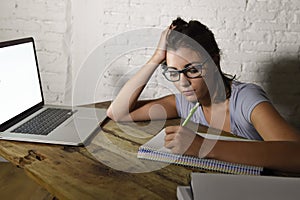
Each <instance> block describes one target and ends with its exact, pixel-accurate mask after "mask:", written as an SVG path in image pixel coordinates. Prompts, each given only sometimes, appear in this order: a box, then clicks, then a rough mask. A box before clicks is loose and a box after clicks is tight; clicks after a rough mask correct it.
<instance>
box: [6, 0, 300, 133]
mask: <svg viewBox="0 0 300 200" xmlns="http://www.w3.org/2000/svg"><path fill="white" fill-rule="evenodd" d="M0 5H1V8H0V39H1V40H4V39H10V38H14V37H19V36H24V35H34V36H35V37H36V38H37V42H38V44H39V45H38V50H39V52H38V56H39V58H40V63H41V66H42V77H43V83H44V89H45V90H46V99H47V101H48V102H59V103H70V97H71V96H72V90H71V89H70V85H71V83H72V81H73V82H74V80H75V77H76V74H77V72H78V71H79V70H80V67H81V66H82V64H83V63H84V61H85V59H86V58H87V57H88V55H89V54H90V53H91V52H92V50H94V49H95V48H96V47H97V46H98V45H101V44H103V42H105V41H107V39H109V38H112V37H116V36H117V35H118V34H122V33H124V32H125V31H130V30H135V29H139V28H145V27H156V28H165V27H166V26H167V25H169V24H170V22H171V20H173V19H175V18H176V17H177V16H181V17H183V18H184V19H186V20H190V19H197V20H200V21H201V22H203V23H204V24H206V25H207V26H208V27H209V28H211V29H212V31H213V32H214V33H215V36H216V38H217V41H218V43H219V45H220V48H221V49H222V67H223V69H224V71H225V72H228V73H233V74H236V75H237V77H238V78H239V80H240V81H247V82H254V83H256V84H259V85H261V86H262V87H263V88H264V89H265V90H266V91H267V93H268V94H269V95H270V97H271V99H272V101H273V102H274V104H275V106H276V107H277V108H278V109H279V111H280V112H281V114H282V115H283V116H284V117H285V118H286V119H288V120H289V121H290V122H292V123H293V124H294V125H298V127H299V126H300V122H299V121H300V103H299V102H300V101H299V99H300V86H299V84H298V83H299V80H300V73H299V72H300V64H299V63H300V61H299V58H300V52H299V46H300V34H299V33H300V1H299V0H228V1H223V0H164V1H153V0H124V1H119V0H98V1H92V0H84V1H78V0H52V1H42V0H28V1H21V0H2V1H1V3H0ZM146 38H148V37H147V34H145V35H144V37H143V36H141V37H140V38H139V40H143V39H146ZM157 39H158V38H157ZM70 42H71V43H70ZM119 45H120V48H121V47H122V46H124V45H126V43H125V44H124V41H123V43H122V44H121V43H120V44H119ZM114 48H118V45H115V46H114V47H111V46H110V47H107V50H109V49H114ZM152 51H153V50H152V49H146V50H145V49H144V50H139V51H135V52H129V53H127V54H126V55H122V56H120V57H118V58H116V59H115V62H113V63H110V64H111V68H110V70H108V71H106V73H105V75H104V76H103V77H101V80H100V82H99V85H98V86H97V91H95V101H101V100H107V99H112V98H114V95H115V94H116V92H117V91H118V90H119V88H120V87H121V85H122V83H123V82H124V81H126V79H128V78H130V72H131V73H132V72H133V71H135V70H136V69H137V68H138V67H140V66H141V65H142V64H143V63H144V62H146V60H147V58H148V57H149V56H150V55H151V53H152ZM107 52H108V51H107ZM105 56H106V59H105V58H104V60H105V61H103V62H104V63H105V64H108V63H106V62H107V61H111V60H109V59H108V58H109V55H108V54H106V55H105ZM124 73H129V74H127V75H126V76H124V77H123V76H122V75H123V74H124ZM120 77H122V78H124V79H122V81H121V82H120V81H118V80H120ZM153 81H154V82H153V84H151V86H149V88H150V89H149V91H148V92H145V93H144V94H143V97H145V98H153V97H158V96H162V95H164V94H165V93H166V92H167V91H168V89H167V88H166V87H165V86H164V87H163V86H162V84H164V85H165V84H166V83H164V82H163V79H162V78H161V76H160V74H159V73H157V75H155V76H154V78H153ZM157 81H158V83H157ZM100 88H101V90H100Z"/></svg>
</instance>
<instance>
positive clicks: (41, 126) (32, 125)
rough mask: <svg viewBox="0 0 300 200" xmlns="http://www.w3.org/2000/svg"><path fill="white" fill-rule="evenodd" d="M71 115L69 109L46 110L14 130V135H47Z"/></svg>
mask: <svg viewBox="0 0 300 200" xmlns="http://www.w3.org/2000/svg"><path fill="white" fill-rule="evenodd" d="M72 115H73V112H72V110H71V109H59V108H47V109H46V110H45V111H43V112H41V113H40V114H38V115H37V116H35V117H34V118H32V119H31V120H29V121H28V122H26V123H24V124H22V125H21V126H19V127H17V128H16V129H14V130H13V131H12V132H14V133H24V134H35V135H48V134H49V133H50V132H51V131H52V130H54V129H55V128H56V127H58V126H59V125H60V124H62V123H63V122H64V121H65V120H67V119H68V118H69V117H71V116H72Z"/></svg>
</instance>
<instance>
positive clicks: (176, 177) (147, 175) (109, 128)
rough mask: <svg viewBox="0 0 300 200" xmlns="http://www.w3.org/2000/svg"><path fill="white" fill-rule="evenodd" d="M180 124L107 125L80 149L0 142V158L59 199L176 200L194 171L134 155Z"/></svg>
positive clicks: (108, 121) (174, 121)
mask: <svg viewBox="0 0 300 200" xmlns="http://www.w3.org/2000/svg"><path fill="white" fill-rule="evenodd" d="M107 106H108V103H103V104H97V105H96V107H107ZM179 123H180V119H174V120H168V121H166V122H162V121H152V122H139V123H133V122H131V123H129V122H128V123H122V124H121V123H115V122H113V121H112V120H106V121H105V122H104V123H103V124H102V128H101V130H99V131H97V133H96V134H94V135H93V137H92V138H91V139H90V140H89V141H88V143H87V144H86V145H85V146H83V147H72V146H63V145H51V144H39V143H28V142H14V141H0V155H1V156H3V157H4V158H5V159H7V160H9V161H10V162H11V163H13V164H14V165H16V166H18V167H20V168H22V169H24V171H25V173H26V174H27V175H28V176H29V177H31V178H32V179H33V180H35V181H36V182H37V183H39V184H40V185H41V186H42V187H44V188H45V189H47V190H48V191H49V192H50V193H51V194H53V195H54V196H55V197H57V198H58V199H72V200H73V199H176V187H177V186H178V185H188V184H189V181H190V172H191V171H196V170H195V169H194V170H193V169H189V168H185V167H181V166H175V165H166V164H164V163H159V162H154V161H146V160H139V159H137V157H136V155H137V150H138V147H139V146H140V145H142V144H144V143H145V142H147V141H148V140H149V139H150V138H151V137H152V136H153V135H155V134H156V133H158V132H159V131H160V130H161V128H162V127H163V126H166V125H177V124H179ZM198 128H199V129H201V130H202V131H205V130H206V128H205V127H198ZM198 171H199V170H198Z"/></svg>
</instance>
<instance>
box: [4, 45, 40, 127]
mask: <svg viewBox="0 0 300 200" xmlns="http://www.w3.org/2000/svg"><path fill="white" fill-rule="evenodd" d="M31 40H32V39H28V40H27V41H25V42H24V41H23V42H21V41H22V40H21V41H20V43H19V44H18V42H16V43H14V42H12V43H10V42H6V43H4V45H3V44H1V43H0V94H1V98H0V125H2V124H3V123H5V122H7V121H9V120H11V119H13V118H14V117H16V116H17V115H20V114H22V113H24V112H25V111H27V110H28V109H31V108H32V107H34V106H36V105H37V104H39V103H41V102H43V96H42V91H41V87H40V80H39V74H38V68H37V62H36V59H35V49H34V44H33V40H32V41H31Z"/></svg>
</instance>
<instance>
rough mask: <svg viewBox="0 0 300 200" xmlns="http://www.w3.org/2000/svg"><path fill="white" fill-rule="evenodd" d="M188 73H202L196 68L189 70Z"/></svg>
mask: <svg viewBox="0 0 300 200" xmlns="http://www.w3.org/2000/svg"><path fill="white" fill-rule="evenodd" d="M188 73H190V74H196V73H200V71H199V70H198V69H196V68H195V67H192V68H190V69H188Z"/></svg>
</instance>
